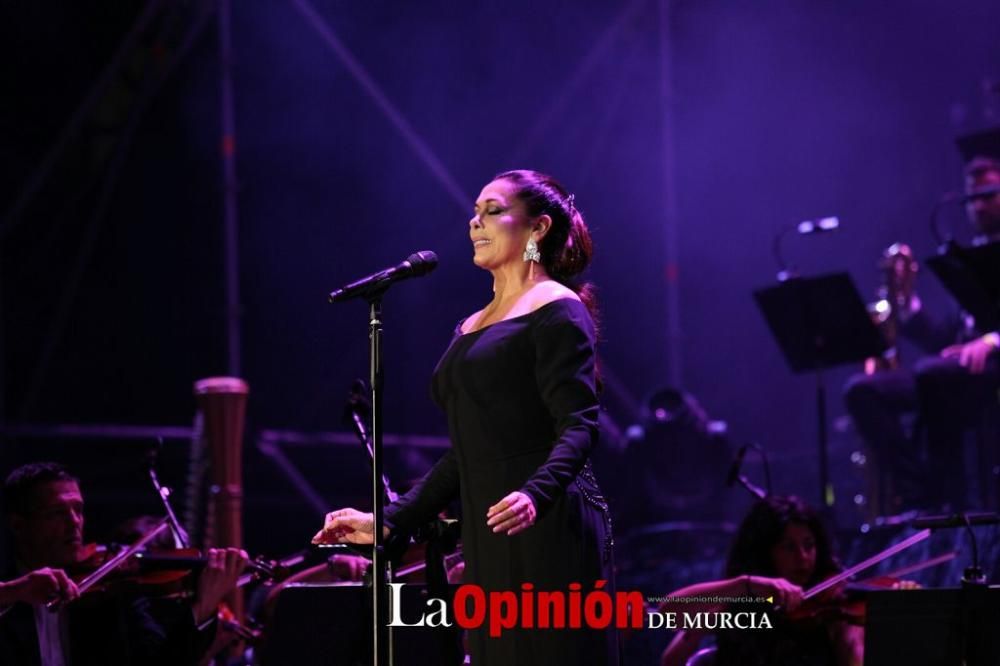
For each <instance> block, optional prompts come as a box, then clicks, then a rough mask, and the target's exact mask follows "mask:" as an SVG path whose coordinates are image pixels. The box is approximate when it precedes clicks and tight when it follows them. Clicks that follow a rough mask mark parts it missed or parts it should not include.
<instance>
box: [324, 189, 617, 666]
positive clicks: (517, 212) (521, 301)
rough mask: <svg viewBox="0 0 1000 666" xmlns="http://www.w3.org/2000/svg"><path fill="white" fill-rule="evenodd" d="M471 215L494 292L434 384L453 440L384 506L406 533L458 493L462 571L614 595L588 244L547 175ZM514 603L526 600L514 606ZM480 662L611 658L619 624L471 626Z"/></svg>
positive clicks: (330, 534)
mask: <svg viewBox="0 0 1000 666" xmlns="http://www.w3.org/2000/svg"><path fill="white" fill-rule="evenodd" d="M474 210H475V212H474V215H473V217H472V219H471V220H470V222H469V239H470V241H471V243H472V249H473V262H474V263H475V264H476V265H477V266H478V267H480V268H482V269H484V270H488V271H490V273H491V274H492V275H493V281H494V282H493V298H492V300H491V301H490V302H489V303H488V304H487V305H486V307H484V308H483V309H482V310H479V311H478V312H475V313H474V314H472V315H470V316H469V317H467V318H466V319H464V320H462V321H461V322H460V323H459V325H458V326H457V327H456V329H455V333H454V336H453V338H452V341H451V344H450V345H449V347H448V349H447V350H446V351H445V353H444V356H443V357H442V358H441V360H440V361H439V363H438V365H437V368H436V370H435V371H434V376H433V383H432V392H433V395H434V399H435V401H436V402H437V403H438V405H440V406H441V407H442V408H443V409H444V411H445V413H446V415H447V420H448V429H449V433H450V437H451V444H452V447H451V449H449V450H448V452H447V453H446V454H445V455H444V456H443V457H442V458H441V460H439V461H438V463H437V464H436V465H435V466H434V467H433V468H432V469H431V470H430V472H428V474H427V475H426V476H425V477H424V478H423V479H422V481H421V482H420V483H419V484H418V485H417V486H416V487H415V488H414V489H413V490H412V491H411V492H409V493H407V494H406V495H405V496H404V497H402V498H401V499H400V500H399V501H398V502H396V503H394V504H392V505H390V506H388V507H387V508H386V511H385V519H386V524H387V525H388V526H389V527H390V528H391V529H392V530H398V531H401V532H404V533H405V532H409V531H412V530H414V529H415V528H417V527H418V526H420V525H421V524H423V523H424V522H426V521H428V520H430V519H432V518H433V517H434V516H435V515H436V514H437V513H438V512H439V511H440V510H441V509H442V508H443V507H444V506H445V505H446V504H447V503H448V502H449V501H450V500H452V499H453V498H455V497H460V498H461V503H462V516H463V522H462V547H463V552H464V554H465V559H466V570H465V581H464V582H466V583H474V584H477V585H479V586H481V587H482V588H483V589H484V590H486V591H487V592H489V591H494V590H495V591H513V592H515V593H517V594H518V596H519V597H520V593H521V591H522V585H523V584H531V585H532V586H533V589H534V590H535V591H562V592H567V591H568V590H569V586H570V584H572V583H579V584H581V585H582V592H583V594H584V595H585V594H586V593H587V591H588V590H590V589H593V588H594V584H595V582H596V581H599V580H603V581H607V584H606V585H605V587H604V590H606V591H609V592H612V593H613V589H612V588H613V585H612V557H611V525H610V519H609V517H608V507H607V503H606V502H605V500H604V498H603V497H602V495H601V492H600V490H599V489H598V487H597V483H596V480H595V479H594V475H593V473H592V472H591V469H590V463H589V457H590V452H591V450H592V448H593V446H594V444H595V443H596V442H597V431H598V425H597V421H598V400H597V388H596V377H595V356H594V344H595V338H596V333H595V325H594V316H593V315H594V303H593V298H592V295H591V293H590V289H589V285H585V286H583V287H579V286H577V284H576V282H575V278H576V277H577V276H579V275H580V274H581V273H582V272H583V270H584V269H585V268H586V267H587V265H588V264H589V262H590V257H591V251H592V245H591V240H590V233H589V232H588V230H587V226H586V225H585V224H584V221H583V217H582V216H581V215H580V212H579V211H578V210H577V208H576V205H575V203H574V196H573V195H571V194H569V193H568V192H567V191H566V190H565V189H564V188H563V187H562V185H560V184H559V183H558V182H556V181H555V180H554V179H553V178H551V177H550V176H546V175H544V174H541V173H538V172H535V171H524V170H522V171H508V172H505V173H501V174H499V175H498V176H497V177H496V178H494V179H493V181H492V182H490V183H489V184H487V185H486V187H484V188H483V190H482V192H481V193H480V195H479V198H478V200H477V201H476V203H475V209H474ZM315 540H317V541H325V542H345V541H346V542H352V543H370V542H371V540H372V515H371V514H370V513H361V512H358V511H356V510H354V509H341V510H339V511H334V512H332V513H330V514H328V515H327V517H326V523H325V525H324V527H323V529H322V530H321V532H320V533H319V534H317V535H316V538H315ZM522 611H523V609H522ZM469 651H470V653H471V657H472V663H473V664H475V665H476V666H512V665H513V664H517V665H518V666H532V665H538V666H542V665H546V666H548V665H550V664H574V665H593V666H606V665H613V664H617V663H618V657H617V639H616V635H615V633H614V630H613V629H610V630H600V631H598V630H590V629H586V628H581V629H542V630H539V629H515V630H511V631H504V632H503V633H502V635H501V636H500V637H490V636H488V635H487V631H486V628H485V627H484V628H483V629H482V630H478V631H472V632H470V635H469Z"/></svg>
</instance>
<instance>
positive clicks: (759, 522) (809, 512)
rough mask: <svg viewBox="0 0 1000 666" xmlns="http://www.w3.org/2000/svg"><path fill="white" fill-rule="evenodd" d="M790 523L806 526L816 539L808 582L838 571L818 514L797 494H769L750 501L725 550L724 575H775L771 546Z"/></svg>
mask: <svg viewBox="0 0 1000 666" xmlns="http://www.w3.org/2000/svg"><path fill="white" fill-rule="evenodd" d="M793 523H797V524H799V525H804V526H805V527H807V528H809V531H810V532H812V534H813V538H815V540H816V571H815V572H813V578H812V580H810V581H809V585H813V584H815V583H818V582H819V581H821V580H823V579H825V578H828V577H829V576H830V575H831V574H834V573H836V572H838V571H840V569H841V566H840V563H839V562H838V561H837V559H836V558H835V557H834V556H833V549H832V546H831V543H830V536H829V534H827V531H826V528H825V527H824V526H823V522H822V521H821V520H820V517H819V514H817V513H816V512H815V511H814V510H813V509H812V508H810V507H809V506H808V505H807V504H806V503H805V502H803V501H802V500H800V499H799V498H798V497H778V496H773V497H768V498H766V499H762V500H760V501H759V502H757V503H756V504H754V505H753V507H752V508H751V509H750V512H749V513H748V514H747V515H746V518H744V519H743V522H742V523H741V524H740V528H739V530H738V531H737V532H736V539H735V541H733V546H732V548H731V549H730V550H729V559H728V561H727V562H726V576H729V577H733V576H741V575H743V574H753V575H757V576H770V577H775V576H777V571H775V569H774V562H773V560H772V558H771V549H772V548H774V546H776V545H777V544H778V542H779V541H781V535H782V534H783V533H784V532H785V528H786V527H788V526H789V525H790V524H793Z"/></svg>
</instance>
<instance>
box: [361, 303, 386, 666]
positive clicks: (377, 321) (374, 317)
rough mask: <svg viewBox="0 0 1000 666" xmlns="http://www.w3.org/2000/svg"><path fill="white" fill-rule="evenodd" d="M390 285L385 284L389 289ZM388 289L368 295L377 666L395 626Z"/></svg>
mask: <svg viewBox="0 0 1000 666" xmlns="http://www.w3.org/2000/svg"><path fill="white" fill-rule="evenodd" d="M387 288H388V285H386V289H387ZM384 293H385V289H378V290H376V291H374V292H373V293H370V294H366V295H365V300H367V301H368V361H369V364H368V369H369V377H368V383H369V386H370V387H371V403H372V420H371V424H372V432H371V441H372V450H371V454H372V481H371V492H372V518H373V526H374V532H373V535H372V536H373V540H372V566H371V580H372V589H371V595H372V596H371V600H372V660H373V661H372V663H373V664H374V666H392V664H393V649H392V627H390V626H389V623H388V619H389V613H388V611H389V606H388V600H389V597H388V594H389V580H390V575H391V572H390V571H389V560H388V558H387V556H386V553H385V539H384V538H383V536H382V529H383V527H382V526H383V524H384V516H383V511H384V509H385V488H384V487H383V485H382V479H383V476H382V467H383V463H382V389H383V380H384V375H385V373H384V368H383V365H382V330H383V329H382V295H383V294H384Z"/></svg>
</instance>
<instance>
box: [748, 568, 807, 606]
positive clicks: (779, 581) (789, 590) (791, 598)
mask: <svg viewBox="0 0 1000 666" xmlns="http://www.w3.org/2000/svg"><path fill="white" fill-rule="evenodd" d="M747 586H748V587H749V588H750V591H751V592H753V594H754V595H756V596H758V597H774V604H775V605H776V606H780V607H782V608H784V609H785V610H786V611H789V612H790V611H794V610H795V609H796V608H798V607H799V605H800V604H801V603H802V594H803V593H802V588H801V587H799V586H798V585H796V584H795V583H790V582H788V581H787V580H785V579H784V578H767V577H765V576H749V577H747Z"/></svg>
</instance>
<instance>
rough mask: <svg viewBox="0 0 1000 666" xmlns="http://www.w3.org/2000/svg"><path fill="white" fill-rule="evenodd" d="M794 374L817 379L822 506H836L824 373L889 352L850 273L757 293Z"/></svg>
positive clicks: (796, 281) (802, 280)
mask: <svg viewBox="0 0 1000 666" xmlns="http://www.w3.org/2000/svg"><path fill="white" fill-rule="evenodd" d="M753 296H754V300H756V301H757V307H759V308H760V311H761V313H763V315H764V319H766V320H767V325H768V327H769V328H770V329H771V334H772V335H773V336H774V339H775V340H776V341H777V343H778V346H779V347H780V348H781V351H782V353H783V354H784V356H785V360H786V361H788V365H789V366H790V367H791V369H792V372H795V373H796V374H801V373H805V372H815V373H816V422H817V432H818V445H819V447H818V450H819V482H820V483H819V486H820V506H821V507H823V508H829V507H830V506H831V505H832V504H833V493H832V489H831V488H830V479H829V461H828V460H827V425H826V386H825V385H824V382H823V371H824V370H826V369H827V368H832V367H835V366H838V365H842V364H844V363H861V362H862V361H864V359H866V358H870V357H872V356H878V355H879V354H882V353H883V352H884V351H885V350H886V349H887V348H888V345H887V344H886V341H885V338H884V337H883V336H882V332H881V331H879V329H878V328H877V327H876V326H875V324H874V322H872V319H871V317H870V316H869V314H868V310H867V308H866V307H865V304H864V302H863V301H862V300H861V296H860V295H859V294H858V290H857V288H856V287H855V286H854V282H853V281H852V280H851V277H850V276H849V275H848V274H847V273H834V274H831V275H821V276H818V277H813V278H802V277H795V278H791V279H789V280H786V281H784V282H782V283H781V284H779V285H777V286H775V287H767V288H765V289H758V290H756V291H754V292H753Z"/></svg>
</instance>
